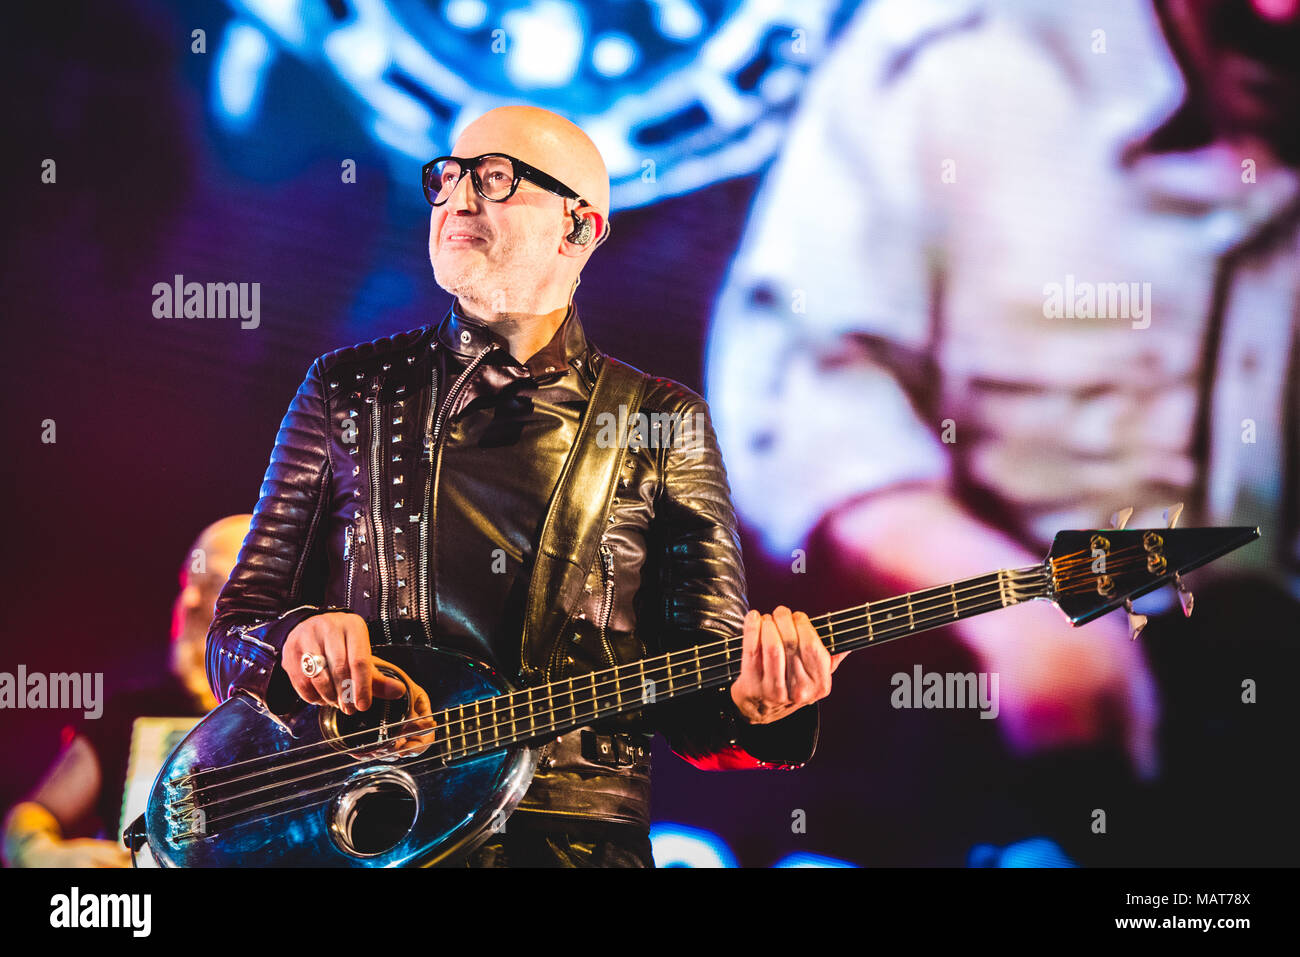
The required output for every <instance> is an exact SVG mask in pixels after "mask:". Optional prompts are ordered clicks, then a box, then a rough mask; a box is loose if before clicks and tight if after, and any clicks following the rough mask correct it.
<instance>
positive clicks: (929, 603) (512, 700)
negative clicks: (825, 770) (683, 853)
mask: <svg viewBox="0 0 1300 957" xmlns="http://www.w3.org/2000/svg"><path fill="white" fill-rule="evenodd" d="M1119 564H1122V563H1119ZM1113 567H1117V566H1113ZM1005 571H1007V572H1008V573H1009V574H1011V575H1036V574H1038V573H1041V572H1042V571H1043V569H1042V566H1039V565H1030V566H1024V567H1022V568H1017V569H1006V570H1005ZM997 574H998V573H996V572H994V573H989V574H985V575H979V576H974V577H972V578H968V579H962V580H959V581H957V582H953V583H952V585H951V586H937V587H936V588H932V589H924V590H923V591H926V592H936V593H939V594H934V595H931V596H929V597H926V598H918V599H915V600H912V601H911V602H910V604H911V607H912V611H913V614H916V613H918V612H920V613H922V614H924V613H926V612H928V611H929V610H930V609H931V608H933V607H936V606H943V607H945V608H946V606H948V605H949V604H952V603H953V597H954V593H955V594H958V595H966V594H967V593H969V592H971V591H978V590H979V589H980V588H984V587H985V585H984V584H980V585H978V586H969V585H964V586H963V587H962V588H960V589H958V588H956V587H955V586H957V585H962V584H963V583H964V582H974V581H979V582H981V583H983V582H985V581H986V580H987V579H990V578H995V576H996V575H997ZM1025 584H1026V582H1025V581H1024V580H1023V579H1014V578H1013V579H1012V580H1011V586H1012V587H1018V586H1020V587H1022V586H1023V585H1025ZM990 587H996V586H990ZM915 594H920V592H917V593H915ZM962 600H963V601H966V600H969V597H963V599H962ZM908 604H909V601H908V599H907V598H906V597H899V598H890V599H882V600H880V601H878V602H875V603H871V604H868V605H862V606H853V607H852V608H850V609H843V610H841V611H837V612H830V613H827V614H825V615H819V616H817V617H816V618H812V619H810V621H811V622H812V623H813V625H814V627H816V626H817V624H818V623H819V622H821V623H823V624H829V625H830V627H831V629H832V636H833V629H834V628H840V629H844V628H845V627H846V626H853V625H854V624H855V623H856V622H859V621H863V620H866V619H870V620H871V625H872V626H874V624H875V621H874V619H875V618H876V617H877V616H878V615H879V614H881V613H885V612H889V614H888V615H887V616H886V618H885V619H884V620H885V621H886V622H887V621H890V620H891V619H892V617H893V615H894V614H895V613H901V611H902V609H903V608H905V607H907V605H908ZM859 609H864V610H862V611H860V610H859ZM891 609H892V610H891ZM849 611H853V612H854V614H853V615H851V616H849V617H845V618H843V620H837V619H836V616H839V615H844V614H845V613H846V612H849ZM945 616H946V612H945ZM954 620H956V618H954ZM736 637H738V636H732V637H731V638H730V639H726V640H728V641H734V640H735V638H736ZM832 641H833V637H832ZM720 643H721V641H719V642H716V643H714V644H720ZM700 647H710V646H709V645H704V646H700ZM693 651H694V649H693V648H691V649H678V650H677V651H674V652H671V653H670V654H674V655H682V654H686V653H688V652H693ZM725 653H727V652H725V651H721V652H712V653H709V654H725ZM662 657H665V658H666V657H668V655H665V656H662ZM693 657H698V656H693ZM704 657H705V658H707V657H708V655H707V654H706V655H705V656H704ZM675 664H679V663H674V662H671V661H665V662H664V663H663V664H662V665H653V666H650V669H649V671H650V672H657V671H659V670H665V669H671V668H672V667H673V666H674V665H675ZM634 666H637V671H638V677H645V676H646V675H645V674H643V672H645V671H646V670H647V669H645V668H643V667H640V666H639V663H638V662H630V663H626V664H624V665H622V666H619V667H622V668H627V669H631V668H633V667H634ZM617 670H618V668H617V667H616V668H613V669H603V670H601V671H597V672H589V673H587V674H586V675H583V676H582V677H581V679H579V678H578V677H575V678H573V679H571V680H570V679H563V680H561V681H559V682H552V683H550V684H548V685H544V686H541V687H536V688H525V689H520V690H518V691H515V692H509V693H507V694H504V695H497V696H494V697H492V698H486V699H479V700H477V701H474V702H467V703H466V704H464V705H457V706H454V707H453V708H448V709H444V710H443V711H441V712H438V714H437V715H436V716H435V715H430V716H429V717H430V718H435V717H443V719H444V720H441V721H438V723H437V727H438V728H441V729H443V730H446V731H450V730H452V729H456V728H465V729H466V730H463V731H460V732H458V733H454V734H448V735H447V738H448V740H449V741H453V742H454V741H456V740H457V739H460V738H465V739H468V738H469V737H470V736H471V735H475V736H478V737H480V738H481V737H482V734H484V733H487V732H488V731H495V729H496V728H498V727H501V726H503V725H504V724H506V723H509V722H511V721H515V722H517V721H518V720H520V719H518V718H516V717H515V716H514V714H513V712H514V710H515V709H518V708H520V707H523V708H529V709H531V708H533V707H534V706H535V705H536V701H535V698H536V697H537V695H538V693H539V692H543V691H545V692H546V697H554V695H555V694H557V693H558V694H561V695H565V694H567V695H569V696H572V695H573V694H575V693H577V692H578V691H579V690H581V691H582V693H584V694H585V693H586V692H588V691H589V690H591V689H589V688H587V687H586V685H587V684H589V683H590V682H591V680H592V676H593V675H594V676H595V677H596V680H597V683H598V684H603V683H604V682H605V681H607V680H613V681H615V682H619V681H622V680H625V679H624V678H620V677H619V676H618V675H613V676H612V678H609V679H606V678H602V677H601V676H603V675H609V674H611V673H612V672H614V671H617ZM669 677H672V676H671V675H669ZM579 680H582V681H583V687H582V688H581V689H578V688H577V687H576V685H575V682H577V681H579ZM564 684H568V685H569V688H568V689H564V690H560V687H561V686H562V685H564ZM507 699H508V700H507ZM516 699H520V700H516ZM495 701H501V702H504V703H502V704H500V705H497V704H492V705H491V706H490V707H491V708H492V711H493V716H494V717H495V716H496V715H497V714H499V713H500V712H502V711H508V712H509V713H510V714H509V717H506V718H504V719H503V720H501V721H497V722H495V723H493V724H491V725H489V726H487V727H486V729H485V728H484V727H483V726H481V722H482V719H483V717H484V716H483V714H482V712H481V710H476V713H475V714H474V715H473V716H472V717H466V716H465V715H464V709H465V708H468V707H470V706H474V707H476V709H481V708H482V707H484V706H485V705H486V704H487V702H495ZM455 710H460V711H461V716H460V717H459V718H456V719H451V713H452V712H453V711H455ZM539 714H545V712H539ZM422 720H424V719H421V718H408V719H405V720H403V721H401V722H397V723H395V724H393V725H391V726H389V729H388V731H389V733H390V734H395V735H396V736H397V737H407V736H419V735H424V734H428V733H431V732H433V733H436V732H435V729H424V728H420V727H418V726H419V724H420V723H421V722H422ZM471 723H475V724H479V725H480V726H479V727H476V728H473V729H468V727H467V726H468V725H469V724H471ZM405 731H410V732H411V734H409V735H407V734H405V733H404V732H405ZM373 733H374V732H373V730H363V731H357V732H352V733H350V734H347V735H341V736H339V737H338V738H335V739H332V741H330V742H317V743H315V744H310V745H303V746H300V747H298V748H290V749H286V750H285V751H281V752H277V753H276V754H274V755H264V756H260V757H257V758H250V759H246V760H245V761H241V762H234V763H232V764H229V765H224V766H222V767H219V768H211V769H204V771H203V772H197V773H204V772H207V771H226V770H231V769H233V768H236V767H240V766H243V765H247V764H252V763H256V762H257V761H262V760H273V759H283V758H284V757H286V756H288V755H290V754H293V753H295V752H305V751H312V750H318V751H321V752H322V753H321V754H320V755H319V757H320V758H325V757H332V756H334V755H335V754H347V753H349V750H348V749H340V748H338V747H337V745H338V744H339V743H342V742H345V741H347V740H348V739H349V738H363V737H367V736H369V735H372V734H373ZM373 747H374V742H373V741H366V742H364V743H363V744H361V745H360V746H359V747H358V749H357V750H368V749H370V748H373ZM299 763H305V762H299ZM292 766H293V765H279V766H278V767H277V768H276V770H284V769H285V768H286V767H292ZM250 776H251V775H250ZM180 780H184V778H181V779H180ZM238 780H241V778H232V779H228V780H226V781H223V782H220V785H219V786H223V787H224V786H228V785H230V784H232V783H235V782H236V781H238Z"/></svg>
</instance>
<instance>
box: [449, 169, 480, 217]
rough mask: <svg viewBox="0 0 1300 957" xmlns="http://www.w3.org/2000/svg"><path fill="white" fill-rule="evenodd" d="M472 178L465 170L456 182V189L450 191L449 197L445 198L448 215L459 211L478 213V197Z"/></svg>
mask: <svg viewBox="0 0 1300 957" xmlns="http://www.w3.org/2000/svg"><path fill="white" fill-rule="evenodd" d="M472 178H473V174H471V173H470V172H469V171H468V170H466V172H465V174H464V175H463V176H461V178H460V182H458V183H457V184H456V187H455V188H454V189H453V190H452V191H451V195H450V196H448V197H447V213H448V215H450V214H452V213H458V212H460V211H461V210H465V211H466V212H469V213H477V212H478V211H479V202H480V200H479V195H478V192H477V191H476V190H475V189H474V183H473V181H472Z"/></svg>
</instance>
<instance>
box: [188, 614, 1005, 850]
mask: <svg viewBox="0 0 1300 957" xmlns="http://www.w3.org/2000/svg"><path fill="white" fill-rule="evenodd" d="M989 597H993V596H992V595H990V596H989ZM1000 607H1002V605H1001V598H1000V597H998V598H996V599H995V600H993V601H990V602H988V603H987V607H985V608H984V609H983V610H985V611H991V610H993V609H996V608H1000ZM942 620H947V616H946V615H945V616H941V617H936V618H931V619H928V621H931V622H932V621H942ZM888 630H891V629H886V631H888ZM911 630H912V629H911V628H910V627H904V628H902V630H900V631H899V632H898V634H896V635H892V636H891V637H893V638H896V637H900V636H901V635H903V634H906V633H907V632H909V631H911ZM849 640H852V639H849ZM884 640H888V639H884V638H880V639H873V643H878V642H880V641H884ZM731 665H732V662H728V661H723V662H719V663H717V664H713V665H710V666H709V667H708V668H707V669H702V670H701V674H704V673H705V672H708V673H709V677H708V678H707V679H705V680H704V681H703V682H701V683H700V684H698V685H697V686H696V687H694V688H693V689H692V691H700V690H706V689H708V688H710V687H717V686H718V685H720V684H721V683H723V682H725V681H726V680H727V679H728V678H729V677H730V668H731ZM615 693H616V692H615ZM599 707H600V706H599V705H598V706H597V709H596V711H594V712H593V713H592V714H591V715H583V716H582V717H578V716H576V715H573V716H566V717H560V718H558V720H555V721H553V723H552V726H551V727H550V728H549V729H547V730H539V731H537V732H536V733H534V732H533V731H530V732H529V734H528V736H527V737H526V738H523V739H521V740H531V739H532V738H534V737H542V736H545V735H549V734H552V733H554V731H555V729H556V728H559V727H562V726H564V725H565V724H569V723H572V722H577V723H578V724H581V723H582V722H583V721H585V720H591V719H593V718H595V717H597V716H598V715H599ZM572 709H573V706H569V708H568V709H563V710H572ZM560 710H562V709H553V710H551V711H550V712H548V714H550V715H558V713H559V711H560ZM412 736H414V735H412ZM507 746H508V745H502V744H499V743H494V744H493V745H491V746H485V745H481V744H480V745H475V746H473V747H471V748H467V749H464V750H463V751H461V752H460V753H456V752H453V753H451V754H443V753H441V752H440V753H438V754H435V755H421V756H418V757H415V758H414V759H413V760H411V761H409V762H406V763H404V764H400V765H397V764H395V765H393V767H394V768H395V769H399V770H403V771H409V770H410V769H411V768H413V767H415V766H416V765H422V764H428V763H429V762H437V763H438V764H439V765H441V764H444V763H445V762H448V761H455V760H459V759H460V758H463V757H469V756H472V755H473V754H475V753H476V752H481V753H490V752H492V751H495V750H499V749H501V748H502V747H507ZM415 750H416V749H414V748H411V749H409V750H408V752H406V753H412V754H413V753H414V751H415ZM354 768H355V765H351V764H350V765H346V766H343V767H340V768H330V769H325V770H321V771H316V772H313V773H312V774H308V775H304V776H302V777H300V778H296V779H292V780H288V781H277V782H275V783H273V784H269V785H264V786H261V787H255V788H252V789H250V790H247V791H243V792H241V793H239V794H235V795H230V796H227V797H221V798H217V799H215V800H214V801H213V802H212V803H211V804H209V805H207V808H206V809H205V810H204V816H203V818H202V822H203V826H204V833H205V834H206V833H208V832H207V828H208V826H210V825H212V824H214V823H217V822H219V821H224V820H229V819H230V818H232V817H242V816H244V815H246V814H249V813H251V812H254V811H258V810H262V809H264V808H266V807H272V806H274V805H276V804H283V803H285V802H297V801H299V800H300V799H302V798H306V797H310V796H311V795H313V794H319V793H322V792H324V791H330V790H333V789H334V788H336V787H337V786H338V785H339V784H341V783H343V782H342V781H332V782H329V783H326V784H323V785H321V786H319V787H315V788H313V789H312V790H308V791H300V792H297V793H295V794H289V795H284V796H283V797H279V798H274V799H272V800H270V801H267V802H264V803H262V804H258V805H253V806H252V807H246V808H239V809H237V810H234V811H230V812H229V813H227V814H217V815H212V814H209V813H208V811H209V810H216V809H220V808H221V807H222V806H223V805H226V804H229V803H231V802H234V801H238V800H242V799H246V798H249V797H252V796H255V795H257V794H260V793H262V792H264V791H270V790H274V789H276V788H281V787H285V786H288V785H291V784H299V783H302V782H303V781H307V780H310V779H311V778H315V777H320V776H321V775H324V774H332V773H335V772H337V771H343V770H350V769H354ZM425 770H436V768H427V769H425ZM216 786H217V785H214V786H209V788H208V789H210V788H211V787H216ZM201 790H203V789H201ZM192 797H193V796H192V795H191V796H187V797H186V798H185V799H183V800H181V801H179V802H177V803H180V804H183V803H185V802H186V801H189V800H191V799H192ZM316 803H321V802H316ZM289 810H293V808H286V809H285V810H282V811H277V812H274V814H268V815H263V816H262V817H258V818H255V819H254V820H252V821H245V822H244V823H247V824H251V823H257V822H258V821H263V820H266V819H268V818H269V817H273V816H275V814H283V813H287V811H289Z"/></svg>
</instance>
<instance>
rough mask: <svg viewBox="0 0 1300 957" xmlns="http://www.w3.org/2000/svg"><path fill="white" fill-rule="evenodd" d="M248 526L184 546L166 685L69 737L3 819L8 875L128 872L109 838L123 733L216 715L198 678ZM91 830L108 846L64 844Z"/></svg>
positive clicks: (122, 772)
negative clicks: (60, 870)
mask: <svg viewBox="0 0 1300 957" xmlns="http://www.w3.org/2000/svg"><path fill="white" fill-rule="evenodd" d="M252 518H253V516H251V515H231V516H228V517H226V518H223V519H220V520H218V521H216V522H213V523H212V524H211V525H209V526H208V527H207V528H205V529H203V531H202V532H200V533H199V535H198V537H197V538H196V539H195V540H194V542H193V544H192V545H190V548H189V551H188V552H187V553H186V556H185V559H184V561H183V562H182V563H181V569H180V591H179V592H178V593H177V595H176V600H175V602H174V603H173V605H172V626H171V651H170V655H169V665H170V672H171V674H170V675H169V677H168V680H165V681H163V682H161V683H158V684H146V685H140V686H137V687H133V688H130V689H128V690H126V691H125V692H123V693H119V694H116V695H114V696H113V697H112V698H111V699H110V700H109V701H108V702H107V704H106V705H105V707H104V714H103V716H102V717H101V718H100V719H98V720H96V721H86V722H85V723H84V724H83V725H82V726H81V727H80V728H79V729H78V732H77V734H76V735H75V736H74V737H73V739H72V741H71V742H70V743H69V744H68V746H67V747H66V748H65V749H64V750H63V753H62V754H61V755H59V758H58V760H57V761H56V762H55V763H54V764H53V765H52V766H51V767H50V769H49V771H48V772H47V773H46V775H45V777H44V778H43V779H42V780H41V782H40V784H38V785H37V787H36V789H35V790H34V791H33V792H32V796H31V799H30V800H28V801H24V802H23V803H21V804H18V805H16V806H15V807H14V808H13V810H12V811H11V812H10V814H9V817H8V820H7V821H6V824H5V834H4V851H5V860H6V862H7V863H8V864H9V866H11V867H128V866H130V863H131V859H130V856H129V854H128V853H127V851H126V849H125V848H124V847H123V845H122V844H121V843H120V842H119V841H118V840H117V837H118V836H119V835H118V833H117V831H118V828H119V825H120V821H121V818H122V799H123V786H124V783H125V781H126V773H127V758H128V752H129V747H130V745H131V734H132V729H133V726H134V725H135V722H136V719H138V718H142V717H144V718H147V717H154V718H160V717H193V718H198V717H199V716H200V715H203V714H206V713H207V712H208V711H211V710H212V709H213V708H215V707H216V706H217V699H216V697H215V696H214V695H213V694H212V689H211V688H209V687H208V681H207V676H206V675H205V673H204V663H203V653H204V644H205V642H206V639H207V633H208V626H209V625H210V624H211V623H212V612H213V608H214V606H215V604H216V600H217V595H218V594H219V593H220V591H221V586H222V585H224V584H225V582H226V578H227V577H228V576H229V575H230V570H231V569H232V568H233V567H234V565H235V559H236V556H237V555H238V554H239V546H240V544H241V543H242V542H243V540H244V536H245V535H246V534H248V527H249V523H250V521H251V520H252ZM140 810H142V809H140ZM94 827H98V831H99V833H102V834H104V835H106V836H107V838H108V839H102V838H97V837H74V836H72V835H73V834H74V833H76V832H77V831H83V832H84V831H87V830H89V829H91V828H94Z"/></svg>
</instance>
